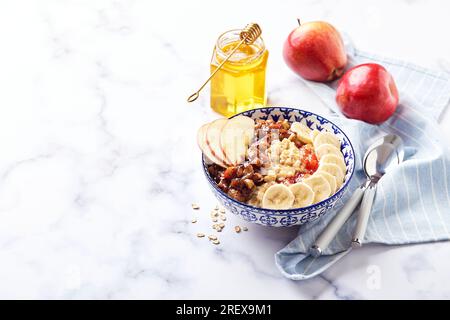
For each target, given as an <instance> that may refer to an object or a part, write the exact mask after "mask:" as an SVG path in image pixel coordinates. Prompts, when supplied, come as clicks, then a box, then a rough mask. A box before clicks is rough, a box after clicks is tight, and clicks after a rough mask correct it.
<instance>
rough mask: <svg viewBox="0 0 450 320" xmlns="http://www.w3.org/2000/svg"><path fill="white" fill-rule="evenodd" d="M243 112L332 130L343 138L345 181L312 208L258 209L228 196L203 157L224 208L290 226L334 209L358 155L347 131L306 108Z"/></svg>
mask: <svg viewBox="0 0 450 320" xmlns="http://www.w3.org/2000/svg"><path fill="white" fill-rule="evenodd" d="M240 115H244V116H248V117H251V118H252V119H255V120H256V119H262V120H267V119H273V120H274V121H278V120H280V119H281V120H283V119H287V120H288V121H289V122H295V121H297V122H301V123H303V124H305V125H306V126H308V127H309V128H310V129H317V130H319V131H322V130H327V131H329V132H333V133H334V134H335V135H336V136H337V137H338V138H339V140H340V141H341V151H342V154H343V155H344V160H345V163H346V166H347V172H346V175H345V182H344V184H343V185H342V186H341V188H340V189H339V190H338V191H337V192H336V193H335V194H334V195H332V196H331V197H329V198H327V199H325V200H323V201H321V202H319V203H316V204H313V205H311V206H309V207H304V208H298V209H288V210H272V209H263V208H257V207H254V206H251V205H248V204H246V203H243V202H239V201H237V200H235V199H233V198H231V197H229V196H228V195H227V194H226V193H224V192H223V191H222V190H220V189H219V187H217V184H216V183H215V182H214V180H213V179H212V178H211V176H210V175H209V173H208V170H207V165H206V163H205V157H203V159H202V162H203V170H204V173H205V175H206V178H207V179H208V182H209V185H210V187H211V189H212V191H213V193H214V195H215V196H216V198H217V199H218V200H219V202H220V203H221V204H222V205H223V206H224V207H225V208H227V210H228V211H230V212H232V213H233V214H235V215H237V216H240V217H241V218H243V219H244V220H246V221H248V222H253V223H257V224H261V225H263V226H271V227H288V226H293V225H300V224H304V223H306V222H309V221H314V220H316V219H318V218H320V217H321V216H322V215H324V214H325V213H326V212H327V211H328V210H330V209H331V208H333V206H334V204H335V203H336V201H337V200H338V199H340V198H341V197H342V195H343V194H344V193H345V191H346V190H347V186H348V183H349V181H350V179H351V178H352V175H353V170H354V167H355V162H354V159H355V154H354V151H353V147H352V144H351V143H350V140H349V139H348V137H347V136H346V135H345V133H344V132H343V131H342V130H341V129H340V128H339V127H338V126H336V125H335V124H334V123H332V122H330V121H328V120H327V119H325V118H324V117H321V116H319V115H317V114H314V113H312V112H309V111H303V110H299V109H294V108H284V107H270V108H260V109H254V110H249V111H245V112H242V113H240Z"/></svg>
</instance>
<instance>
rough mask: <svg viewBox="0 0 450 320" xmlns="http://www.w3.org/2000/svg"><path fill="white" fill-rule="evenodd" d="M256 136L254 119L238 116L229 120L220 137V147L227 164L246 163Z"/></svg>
mask: <svg viewBox="0 0 450 320" xmlns="http://www.w3.org/2000/svg"><path fill="white" fill-rule="evenodd" d="M254 134H255V123H254V121H253V119H252V118H249V117H246V116H237V117H234V118H232V119H230V120H228V122H227V123H226V124H225V126H224V127H223V129H222V133H221V135H220V146H221V148H222V151H223V153H224V154H225V157H226V158H225V159H226V162H227V163H230V164H232V165H238V164H240V163H242V162H244V161H245V156H246V154H247V149H248V146H249V145H250V143H251V141H252V139H253V136H254Z"/></svg>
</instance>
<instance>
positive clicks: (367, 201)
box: [352, 183, 377, 248]
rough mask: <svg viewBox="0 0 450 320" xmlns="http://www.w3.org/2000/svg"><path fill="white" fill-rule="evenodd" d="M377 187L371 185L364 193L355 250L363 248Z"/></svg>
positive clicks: (353, 242)
mask: <svg viewBox="0 0 450 320" xmlns="http://www.w3.org/2000/svg"><path fill="white" fill-rule="evenodd" d="M376 187H377V185H376V183H371V184H370V185H369V187H368V188H367V190H366V192H365V193H364V198H363V200H362V202H361V207H360V209H359V213H358V219H357V221H356V228H355V233H354V234H353V239H352V247H353V248H359V247H361V246H362V241H363V239H364V235H365V233H366V229H367V222H368V221H369V215H370V211H371V210H372V204H373V198H374V197H375V191H376Z"/></svg>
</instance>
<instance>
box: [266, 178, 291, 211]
mask: <svg viewBox="0 0 450 320" xmlns="http://www.w3.org/2000/svg"><path fill="white" fill-rule="evenodd" d="M294 200H295V196H294V194H293V193H292V191H291V190H289V188H288V187H287V186H285V185H284V184H274V185H272V186H270V187H269V188H268V189H267V190H266V192H265V193H264V196H263V199H262V206H263V208H266V209H290V208H292V204H293V203H294Z"/></svg>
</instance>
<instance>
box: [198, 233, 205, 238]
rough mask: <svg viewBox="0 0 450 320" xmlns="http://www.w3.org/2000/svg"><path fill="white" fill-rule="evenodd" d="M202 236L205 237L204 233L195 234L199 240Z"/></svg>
mask: <svg viewBox="0 0 450 320" xmlns="http://www.w3.org/2000/svg"><path fill="white" fill-rule="evenodd" d="M204 236H205V234H204V233H197V237H199V238H203V237H204Z"/></svg>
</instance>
